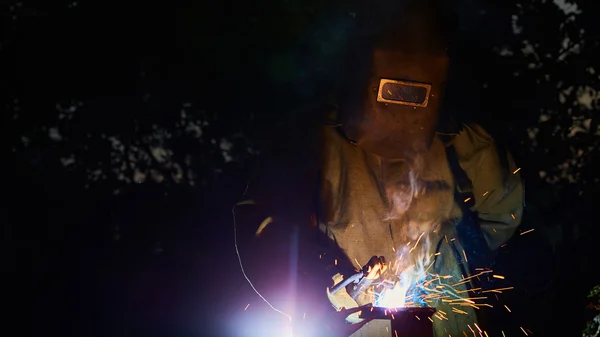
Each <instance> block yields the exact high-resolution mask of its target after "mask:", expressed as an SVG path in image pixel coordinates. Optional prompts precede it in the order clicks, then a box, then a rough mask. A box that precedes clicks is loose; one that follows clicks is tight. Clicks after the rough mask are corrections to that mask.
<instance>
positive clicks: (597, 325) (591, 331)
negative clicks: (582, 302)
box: [583, 285, 600, 337]
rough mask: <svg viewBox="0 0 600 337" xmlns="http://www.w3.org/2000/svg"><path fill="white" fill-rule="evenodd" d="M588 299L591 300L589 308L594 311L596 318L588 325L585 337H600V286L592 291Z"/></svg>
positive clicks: (584, 332) (584, 333)
mask: <svg viewBox="0 0 600 337" xmlns="http://www.w3.org/2000/svg"><path fill="white" fill-rule="evenodd" d="M588 299H589V300H590V303H589V304H588V308H589V309H592V310H593V314H594V315H595V317H594V318H592V319H591V320H590V321H589V322H588V323H587V326H586V327H585V330H584V331H583V337H597V336H599V335H600V285H597V286H595V287H594V288H593V289H592V290H591V291H590V293H589V295H588Z"/></svg>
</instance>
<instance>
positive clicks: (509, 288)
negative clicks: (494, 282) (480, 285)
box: [481, 287, 515, 294]
mask: <svg viewBox="0 0 600 337" xmlns="http://www.w3.org/2000/svg"><path fill="white" fill-rule="evenodd" d="M511 289H515V287H506V288H498V289H490V290H484V291H482V292H481V293H482V294H483V293H489V292H492V291H502V290H511Z"/></svg>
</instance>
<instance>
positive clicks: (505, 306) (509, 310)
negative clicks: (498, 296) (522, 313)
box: [504, 304, 512, 312]
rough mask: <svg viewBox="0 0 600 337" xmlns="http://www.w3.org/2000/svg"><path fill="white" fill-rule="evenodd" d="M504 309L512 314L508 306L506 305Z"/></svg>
mask: <svg viewBox="0 0 600 337" xmlns="http://www.w3.org/2000/svg"><path fill="white" fill-rule="evenodd" d="M504 307H505V308H506V310H508V312H512V311H510V309H509V308H508V306H507V305H506V304H505V305H504Z"/></svg>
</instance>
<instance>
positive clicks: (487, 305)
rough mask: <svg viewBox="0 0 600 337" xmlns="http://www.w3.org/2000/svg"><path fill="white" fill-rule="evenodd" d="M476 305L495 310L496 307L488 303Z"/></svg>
mask: <svg viewBox="0 0 600 337" xmlns="http://www.w3.org/2000/svg"><path fill="white" fill-rule="evenodd" d="M475 305H480V306H483V307H490V308H492V309H493V308H494V306H493V305H491V304H487V303H482V304H475Z"/></svg>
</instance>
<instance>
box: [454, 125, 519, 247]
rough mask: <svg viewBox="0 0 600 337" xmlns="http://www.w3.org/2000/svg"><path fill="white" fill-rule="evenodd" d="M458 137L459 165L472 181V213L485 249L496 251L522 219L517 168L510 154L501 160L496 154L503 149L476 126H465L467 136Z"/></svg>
mask: <svg viewBox="0 0 600 337" xmlns="http://www.w3.org/2000/svg"><path fill="white" fill-rule="evenodd" d="M459 138H460V139H461V140H460V141H459V144H457V149H458V148H461V149H462V151H461V152H462V153H461V157H462V158H461V160H460V161H461V166H463V167H464V168H465V170H466V171H467V174H468V175H469V177H470V178H471V180H472V182H473V194H474V196H475V206H474V210H475V211H477V212H478V215H479V220H480V226H481V229H482V231H483V234H484V237H485V239H486V241H487V243H488V245H489V247H490V248H491V249H492V250H496V249H498V248H499V247H500V246H501V245H503V244H504V243H506V242H507V241H508V240H509V239H510V238H511V237H512V235H513V234H514V232H515V231H516V229H517V227H518V226H519V224H520V223H521V218H522V216H523V208H524V188H523V183H522V179H521V176H520V174H519V168H518V167H517V165H516V164H515V162H514V159H513V157H512V155H511V154H510V153H505V155H506V156H505V158H506V160H505V161H502V160H501V156H500V153H499V151H506V150H504V149H501V147H498V146H496V144H495V142H494V140H493V139H492V138H491V137H490V136H489V135H488V134H487V133H486V132H485V131H484V130H483V128H481V127H480V126H478V125H472V126H470V127H468V128H467V136H466V137H459ZM467 148H470V151H469V150H467Z"/></svg>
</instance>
